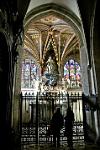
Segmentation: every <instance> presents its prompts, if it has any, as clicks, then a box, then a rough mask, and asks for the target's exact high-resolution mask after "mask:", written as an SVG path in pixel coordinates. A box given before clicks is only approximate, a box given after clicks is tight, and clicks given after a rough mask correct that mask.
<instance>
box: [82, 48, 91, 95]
mask: <svg viewBox="0 0 100 150" xmlns="http://www.w3.org/2000/svg"><path fill="white" fill-rule="evenodd" d="M80 65H81V82H82V91H83V93H84V94H85V95H89V81H88V58H87V53H86V48H85V47H84V46H82V47H81V48H80Z"/></svg>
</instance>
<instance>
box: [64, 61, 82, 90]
mask: <svg viewBox="0 0 100 150" xmlns="http://www.w3.org/2000/svg"><path fill="white" fill-rule="evenodd" d="M64 79H65V81H67V85H68V87H71V88H72V87H81V73H80V65H79V64H78V63H77V62H76V61H75V60H73V59H70V60H69V61H68V62H66V64H65V65H64Z"/></svg>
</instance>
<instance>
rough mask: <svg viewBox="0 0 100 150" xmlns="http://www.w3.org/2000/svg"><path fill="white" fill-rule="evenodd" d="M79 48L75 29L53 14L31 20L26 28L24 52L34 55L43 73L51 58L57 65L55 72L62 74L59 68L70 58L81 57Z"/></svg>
mask: <svg viewBox="0 0 100 150" xmlns="http://www.w3.org/2000/svg"><path fill="white" fill-rule="evenodd" d="M79 47H80V41H79V37H78V35H77V34H76V33H75V31H74V30H73V28H72V27H71V26H70V25H69V24H68V23H67V22H65V21H64V20H63V19H62V18H58V17H57V16H55V15H53V14H48V15H47V16H45V17H42V18H39V19H35V20H31V21H30V22H29V23H28V24H27V26H26V27H25V36H24V50H27V51H29V53H30V54H32V56H33V58H34V59H35V62H37V64H40V66H41V68H42V71H43V70H45V68H46V63H47V61H48V60H49V59H50V58H51V59H52V61H53V62H54V64H55V65H54V67H55V71H53V72H54V73H55V74H60V72H59V68H60V67H61V66H64V64H65V63H66V62H67V60H68V57H70V56H73V58H75V57H77V55H78V56H79ZM77 58H78V57H77ZM62 68H63V67H62ZM53 69H54V68H53ZM42 73H44V72H42ZM52 76H53V77H54V75H52ZM56 79H57V78H56Z"/></svg>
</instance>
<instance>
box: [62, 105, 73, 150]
mask: <svg viewBox="0 0 100 150" xmlns="http://www.w3.org/2000/svg"><path fill="white" fill-rule="evenodd" d="M64 119H65V136H66V137H67V143H68V147H69V148H70V149H71V150H72V149H73V123H74V113H73V111H72V110H71V107H70V106H69V108H68V109H67V114H66V116H65V118H64Z"/></svg>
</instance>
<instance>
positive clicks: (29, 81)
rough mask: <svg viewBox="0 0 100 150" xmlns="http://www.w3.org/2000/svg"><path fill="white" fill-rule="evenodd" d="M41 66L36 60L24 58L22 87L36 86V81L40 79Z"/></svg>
mask: <svg viewBox="0 0 100 150" xmlns="http://www.w3.org/2000/svg"><path fill="white" fill-rule="evenodd" d="M39 76H40V72H39V67H38V65H37V64H36V63H35V61H34V60H31V59H24V60H23V61H22V78H21V88H35V83H36V81H37V80H39Z"/></svg>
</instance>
